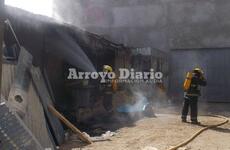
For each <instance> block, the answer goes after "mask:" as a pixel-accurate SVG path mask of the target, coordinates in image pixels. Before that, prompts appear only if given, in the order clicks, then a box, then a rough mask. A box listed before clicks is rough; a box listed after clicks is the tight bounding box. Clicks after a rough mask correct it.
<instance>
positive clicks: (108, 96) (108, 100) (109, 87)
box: [101, 65, 117, 112]
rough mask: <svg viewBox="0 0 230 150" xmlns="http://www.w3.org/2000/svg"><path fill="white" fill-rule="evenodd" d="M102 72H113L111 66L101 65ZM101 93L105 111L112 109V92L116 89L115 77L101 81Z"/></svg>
mask: <svg viewBox="0 0 230 150" xmlns="http://www.w3.org/2000/svg"><path fill="white" fill-rule="evenodd" d="M103 72H107V73H110V72H113V68H112V67H111V66H109V65H104V66H103ZM101 87H102V93H103V106H104V108H105V110H106V111H107V112H112V111H113V102H112V99H113V93H114V92H115V91H116V90H117V83H116V81H115V79H112V80H110V81H106V82H105V83H101Z"/></svg>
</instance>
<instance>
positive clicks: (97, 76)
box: [67, 68, 163, 83]
mask: <svg viewBox="0 0 230 150" xmlns="http://www.w3.org/2000/svg"><path fill="white" fill-rule="evenodd" d="M162 78H163V73H162V72H159V71H158V72H155V71H154V69H150V70H149V71H148V72H139V71H138V72H136V71H135V70H134V69H133V68H132V69H127V68H119V73H118V75H117V74H116V73H115V72H77V71H76V69H75V68H69V74H68V77H67V79H69V80H83V79H86V80H88V79H94V80H100V82H101V83H105V82H107V81H112V80H116V82H127V83H131V82H132V83H134V82H148V83H152V82H154V83H156V82H157V83H161V82H162Z"/></svg>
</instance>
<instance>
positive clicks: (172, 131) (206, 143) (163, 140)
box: [61, 114, 230, 150]
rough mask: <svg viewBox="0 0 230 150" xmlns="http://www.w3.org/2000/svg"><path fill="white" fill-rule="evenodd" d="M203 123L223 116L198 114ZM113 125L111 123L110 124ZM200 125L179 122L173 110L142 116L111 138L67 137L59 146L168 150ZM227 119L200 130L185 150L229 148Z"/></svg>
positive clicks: (90, 149) (67, 149) (64, 149)
mask: <svg viewBox="0 0 230 150" xmlns="http://www.w3.org/2000/svg"><path fill="white" fill-rule="evenodd" d="M199 120H200V121H201V123H202V124H203V125H210V124H216V123H219V122H221V121H222V120H223V119H220V118H214V117H209V116H200V117H199ZM113 126H114V124H113ZM201 128H202V127H201V126H198V125H192V124H190V123H182V122H181V121H180V116H179V115H176V114H158V115H157V117H156V118H142V119H140V120H138V121H136V122H134V123H133V124H132V125H129V126H124V127H121V128H120V129H118V130H116V131H115V132H116V135H115V136H113V137H111V139H110V141H101V142H95V143H93V144H91V145H87V146H79V143H77V142H76V141H71V140H69V141H68V142H67V143H66V144H65V145H63V146H62V147H61V150H72V149H73V150H80V149H82V150H154V149H153V147H155V148H157V149H158V150H167V149H168V148H170V146H175V145H177V144H178V143H180V142H183V141H184V140H185V139H188V138H189V137H190V136H191V135H193V134H194V133H195V132H197V131H198V130H199V129H201ZM229 141H230V123H228V124H226V125H223V126H221V127H219V128H216V129H210V130H207V131H205V132H203V133H202V134H201V135H200V136H198V137H197V138H196V139H194V140H193V141H192V142H191V143H189V144H188V145H186V146H185V147H184V148H183V149H184V150H190V149H191V150H230V142H229Z"/></svg>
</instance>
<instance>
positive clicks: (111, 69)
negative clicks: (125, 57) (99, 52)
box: [103, 65, 113, 72]
mask: <svg viewBox="0 0 230 150" xmlns="http://www.w3.org/2000/svg"><path fill="white" fill-rule="evenodd" d="M103 71H104V72H113V68H112V67H111V66H109V65H104V66H103Z"/></svg>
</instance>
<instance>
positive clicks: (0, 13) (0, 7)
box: [0, 0, 5, 102]
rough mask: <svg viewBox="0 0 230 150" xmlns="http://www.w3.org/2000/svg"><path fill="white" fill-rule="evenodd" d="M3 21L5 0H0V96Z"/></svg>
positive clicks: (0, 85) (0, 84)
mask: <svg viewBox="0 0 230 150" xmlns="http://www.w3.org/2000/svg"><path fill="white" fill-rule="evenodd" d="M4 21H5V0H0V96H1V90H2V88H1V87H2V54H3V39H4V38H3V36H4ZM0 102H1V97H0Z"/></svg>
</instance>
